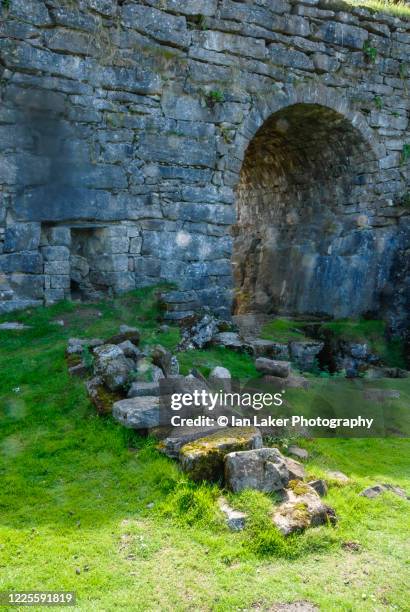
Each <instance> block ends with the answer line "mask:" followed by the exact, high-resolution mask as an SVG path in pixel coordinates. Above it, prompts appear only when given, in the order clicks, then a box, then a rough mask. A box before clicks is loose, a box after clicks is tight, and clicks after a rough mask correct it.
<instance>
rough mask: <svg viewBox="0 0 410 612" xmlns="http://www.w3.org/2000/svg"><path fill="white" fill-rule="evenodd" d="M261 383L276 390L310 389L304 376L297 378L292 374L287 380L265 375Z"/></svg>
mask: <svg viewBox="0 0 410 612" xmlns="http://www.w3.org/2000/svg"><path fill="white" fill-rule="evenodd" d="M263 382H264V383H266V384H267V385H272V386H273V387H275V388H278V389H279V388H281V389H309V387H310V382H309V381H308V379H307V378H305V377H304V376H297V375H296V374H293V373H292V372H291V373H290V374H289V376H288V377H287V378H280V377H279V376H271V375H269V374H265V376H264V377H263Z"/></svg>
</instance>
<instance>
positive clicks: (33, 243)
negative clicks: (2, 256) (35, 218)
mask: <svg viewBox="0 0 410 612" xmlns="http://www.w3.org/2000/svg"><path fill="white" fill-rule="evenodd" d="M40 234H41V228H40V224H39V223H15V224H14V225H11V226H9V227H7V228H6V231H5V234H4V252H5V253H11V252H15V251H32V250H34V249H37V248H38V246H39V244H40Z"/></svg>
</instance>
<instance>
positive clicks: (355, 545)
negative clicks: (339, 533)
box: [342, 540, 361, 552]
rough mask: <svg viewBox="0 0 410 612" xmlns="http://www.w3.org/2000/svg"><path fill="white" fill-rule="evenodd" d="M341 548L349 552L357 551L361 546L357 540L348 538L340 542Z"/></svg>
mask: <svg viewBox="0 0 410 612" xmlns="http://www.w3.org/2000/svg"><path fill="white" fill-rule="evenodd" d="M342 548H344V550H348V551H350V552H359V551H360V550H361V546H360V544H359V542H355V541H354V540H348V541H346V542H342Z"/></svg>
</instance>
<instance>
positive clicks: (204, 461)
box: [179, 427, 262, 482]
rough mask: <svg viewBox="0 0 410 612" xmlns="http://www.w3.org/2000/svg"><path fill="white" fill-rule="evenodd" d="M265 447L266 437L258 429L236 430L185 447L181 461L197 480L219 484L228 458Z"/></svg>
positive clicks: (225, 430)
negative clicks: (241, 452)
mask: <svg viewBox="0 0 410 612" xmlns="http://www.w3.org/2000/svg"><path fill="white" fill-rule="evenodd" d="M261 447H262V436H261V434H260V432H259V430H258V429H256V428H254V427H246V428H237V427H234V428H229V429H224V430H223V431H220V432H217V433H214V434H211V435H210V436H206V437H204V438H200V439H198V440H195V441H193V442H190V443H188V444H185V445H184V446H183V447H182V448H181V450H180V452H179V459H180V462H181V467H182V469H183V470H184V471H185V472H187V474H189V476H190V477H191V478H192V479H193V480H196V481H197V482H200V481H202V480H210V481H218V480H221V479H222V478H223V472H224V458H225V455H227V454H228V453H232V452H235V451H243V450H251V449H254V448H261Z"/></svg>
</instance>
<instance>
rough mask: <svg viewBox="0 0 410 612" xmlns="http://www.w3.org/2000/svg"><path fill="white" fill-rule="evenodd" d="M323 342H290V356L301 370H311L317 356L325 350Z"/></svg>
mask: <svg viewBox="0 0 410 612" xmlns="http://www.w3.org/2000/svg"><path fill="white" fill-rule="evenodd" d="M323 347H324V343H323V342H314V341H307V342H290V343H289V348H290V356H291V359H292V361H294V362H295V363H296V365H297V366H298V368H299V369H301V370H304V371H308V370H311V369H312V368H313V367H314V365H315V362H316V359H317V356H318V354H319V353H320V351H321V350H322V349H323Z"/></svg>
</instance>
